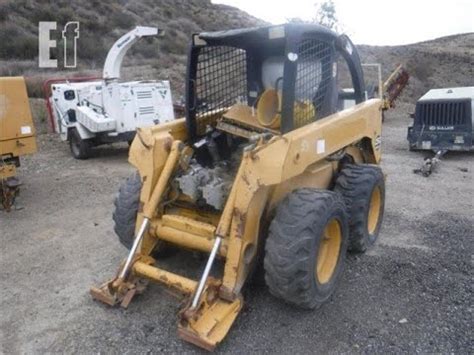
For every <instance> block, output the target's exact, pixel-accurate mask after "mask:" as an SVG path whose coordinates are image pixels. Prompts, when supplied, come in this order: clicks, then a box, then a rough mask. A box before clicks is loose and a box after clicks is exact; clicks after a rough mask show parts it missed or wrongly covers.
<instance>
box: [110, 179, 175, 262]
mask: <svg viewBox="0 0 474 355" xmlns="http://www.w3.org/2000/svg"><path fill="white" fill-rule="evenodd" d="M141 190H142V180H141V178H140V174H139V173H138V171H135V172H134V173H133V174H132V175H131V176H129V177H128V178H127V180H125V182H124V183H123V184H122V186H120V189H119V192H118V194H117V196H116V197H115V201H114V205H115V210H114V212H113V215H112V219H113V220H114V224H115V225H114V231H115V234H116V235H117V237H118V239H119V241H120V243H121V244H122V245H123V246H124V247H125V248H127V249H128V250H130V249H131V247H132V245H133V241H134V239H135V225H136V222H137V215H138V207H139V205H140V192H141ZM171 253H172V248H171V247H170V246H169V245H168V244H167V243H165V242H163V241H159V242H158V243H157V244H156V246H155V249H154V250H153V254H154V255H159V256H166V255H168V254H171Z"/></svg>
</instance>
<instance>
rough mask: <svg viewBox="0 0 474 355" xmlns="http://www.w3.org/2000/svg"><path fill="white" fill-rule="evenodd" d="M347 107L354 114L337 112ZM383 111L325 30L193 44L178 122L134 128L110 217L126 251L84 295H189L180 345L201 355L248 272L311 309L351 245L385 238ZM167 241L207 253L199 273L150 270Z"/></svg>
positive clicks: (273, 29) (278, 31) (340, 40)
mask: <svg viewBox="0 0 474 355" xmlns="http://www.w3.org/2000/svg"><path fill="white" fill-rule="evenodd" d="M338 59H342V60H343V61H344V62H345V63H346V65H347V67H348V68H349V71H350V74H351V77H352V88H350V89H351V91H347V90H346V91H344V90H343V89H344V88H343V87H341V83H340V81H339V80H338V66H337V64H336V63H337V62H338ZM348 92H350V95H349V96H350V97H349V96H348ZM265 93H267V94H265ZM268 93H270V94H268ZM267 95H268V97H266V96H267ZM344 100H349V101H353V102H355V106H354V105H353V106H352V107H350V108H347V109H339V108H340V107H345V105H344V104H343V103H342V104H341V102H340V101H344ZM262 105H263V106H262ZM381 106H382V101H381V100H380V99H371V100H366V93H365V86H364V79H363V75H362V69H361V65H360V61H359V57H358V54H357V51H356V49H355V48H354V46H353V44H352V43H351V41H350V40H349V39H348V38H347V37H346V36H339V35H337V34H335V33H333V32H331V31H329V30H328V29H325V28H323V27H320V26H316V25H301V24H298V25H296V24H288V25H284V26H269V27H262V28H251V29H242V30H232V31H224V32H213V33H201V34H198V35H194V36H193V37H192V43H191V46H190V52H189V59H188V71H187V78H186V117H185V118H183V119H178V120H175V121H171V122H167V123H163V124H159V125H156V126H153V127H150V128H142V129H139V130H138V131H137V136H136V138H135V140H134V142H133V144H132V146H131V150H130V158H129V160H130V162H131V164H132V165H134V166H135V167H136V169H137V172H136V173H134V174H133V175H132V176H131V177H130V178H128V179H127V181H126V182H125V183H124V185H123V186H122V187H121V188H120V191H119V194H118V197H117V199H116V201H115V211H114V215H113V218H114V222H115V231H116V233H117V235H118V237H119V240H120V241H121V242H122V244H124V245H125V246H126V247H127V248H128V249H129V250H130V251H129V254H128V258H127V259H126V261H125V262H124V263H123V265H122V266H121V267H120V268H119V271H118V273H117V276H116V277H115V278H113V279H112V280H111V281H108V282H106V283H105V284H103V285H102V286H101V287H99V288H92V289H91V293H92V296H93V297H94V298H95V299H97V300H100V301H102V302H104V303H106V304H109V305H116V304H121V305H122V306H127V305H128V304H129V303H130V301H131V299H132V298H133V296H134V295H135V294H137V293H140V292H143V291H144V289H145V287H146V281H147V280H152V281H155V282H158V283H161V284H164V285H166V286H168V287H171V288H174V289H176V290H178V291H180V292H181V293H183V294H184V295H185V297H186V300H187V301H186V302H185V305H184V307H183V309H182V310H181V312H180V315H179V323H178V332H179V335H180V337H182V338H183V339H184V340H186V341H189V342H191V343H194V344H196V345H198V346H200V347H202V348H205V349H208V350H212V349H214V348H215V347H216V345H217V344H218V343H220V342H221V341H222V339H223V338H224V337H225V335H226V334H227V333H228V331H229V329H230V327H231V325H232V324H233V323H234V321H235V319H236V317H237V315H238V313H239V311H240V310H241V308H242V305H243V297H242V288H243V287H244V286H245V285H246V283H247V281H248V278H249V277H250V276H249V275H251V274H254V273H259V272H264V273H265V281H266V284H267V286H268V288H269V290H270V292H271V293H272V294H273V295H275V296H277V297H279V298H281V299H283V300H284V301H286V302H288V303H291V304H294V305H296V306H299V307H302V308H308V309H313V308H316V307H318V306H320V305H321V304H323V303H324V302H325V301H326V300H327V299H328V298H329V297H330V296H331V295H332V293H333V291H334V289H335V285H336V283H337V280H338V279H339V277H340V275H341V272H342V269H343V264H344V260H345V254H346V250H347V248H349V249H350V250H352V251H355V252H363V251H365V250H366V249H367V248H368V247H370V246H371V245H372V244H373V243H374V242H375V240H376V238H377V236H378V233H379V230H380V226H381V223H382V218H383V209H384V199H385V188H384V176H383V174H382V171H381V169H380V168H379V166H378V163H379V161H380V155H381V136H380V135H381ZM258 115H260V117H258ZM169 245H174V246H177V247H181V248H185V249H190V250H194V251H199V252H202V253H204V254H207V255H208V256H207V258H206V260H207V261H206V262H205V263H204V264H203V265H202V271H201V276H200V278H198V279H196V280H194V279H191V278H188V277H185V276H182V275H178V274H176V273H174V272H171V271H168V270H165V269H164V268H163V266H162V264H161V263H160V264H159V262H160V257H161V256H160V255H163V254H165V253H166V250H167V248H168V247H169ZM262 259H263V263H260V262H259V261H261V260H262ZM217 261H219V262H217ZM158 264H159V265H158ZM261 264H263V266H261Z"/></svg>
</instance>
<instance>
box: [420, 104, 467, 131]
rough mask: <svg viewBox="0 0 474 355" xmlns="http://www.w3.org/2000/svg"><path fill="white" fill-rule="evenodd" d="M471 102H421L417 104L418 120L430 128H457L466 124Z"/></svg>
mask: <svg viewBox="0 0 474 355" xmlns="http://www.w3.org/2000/svg"><path fill="white" fill-rule="evenodd" d="M469 104H470V102H469V101H446V102H442V101H439V102H420V103H418V104H417V113H416V116H417V119H418V120H419V122H420V123H421V124H424V125H430V126H455V125H462V124H466V123H467V120H468V119H469V118H468V105H469Z"/></svg>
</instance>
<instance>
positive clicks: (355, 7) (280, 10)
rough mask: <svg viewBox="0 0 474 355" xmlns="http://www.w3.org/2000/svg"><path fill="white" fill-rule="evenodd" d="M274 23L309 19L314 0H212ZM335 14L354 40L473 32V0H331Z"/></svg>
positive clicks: (388, 41)
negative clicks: (289, 19) (295, 18)
mask: <svg viewBox="0 0 474 355" xmlns="http://www.w3.org/2000/svg"><path fill="white" fill-rule="evenodd" d="M212 2H213V3H218V4H226V5H231V6H235V7H238V8H240V9H241V10H244V11H246V12H247V13H249V14H250V15H253V16H255V17H258V18H261V19H263V20H265V21H267V22H270V23H273V24H279V23H284V22H286V19H288V18H293V17H299V18H302V19H305V20H310V19H311V18H312V17H314V14H315V5H314V4H315V3H316V2H317V0H212ZM334 4H335V6H336V15H337V16H338V19H339V22H340V23H341V24H342V26H343V28H344V32H345V33H346V34H348V35H349V37H350V38H351V39H352V41H353V42H355V43H357V44H371V45H400V44H409V43H415V42H421V41H426V40H430V39H434V38H438V37H443V36H448V35H451V34H458V33H466V32H474V1H473V0H431V1H430V0H334Z"/></svg>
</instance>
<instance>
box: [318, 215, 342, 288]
mask: <svg viewBox="0 0 474 355" xmlns="http://www.w3.org/2000/svg"><path fill="white" fill-rule="evenodd" d="M341 241H342V232H341V225H340V224H339V221H338V220H337V219H332V220H330V221H329V222H328V224H327V225H326V227H325V228H324V231H323V235H322V236H321V240H320V243H319V248H318V255H317V258H316V273H315V274H316V278H317V280H318V282H319V283H321V284H325V283H327V282H328V281H329V280H331V278H332V276H333V274H334V270H335V269H336V265H337V261H338V260H339V254H340V252H341Z"/></svg>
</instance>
